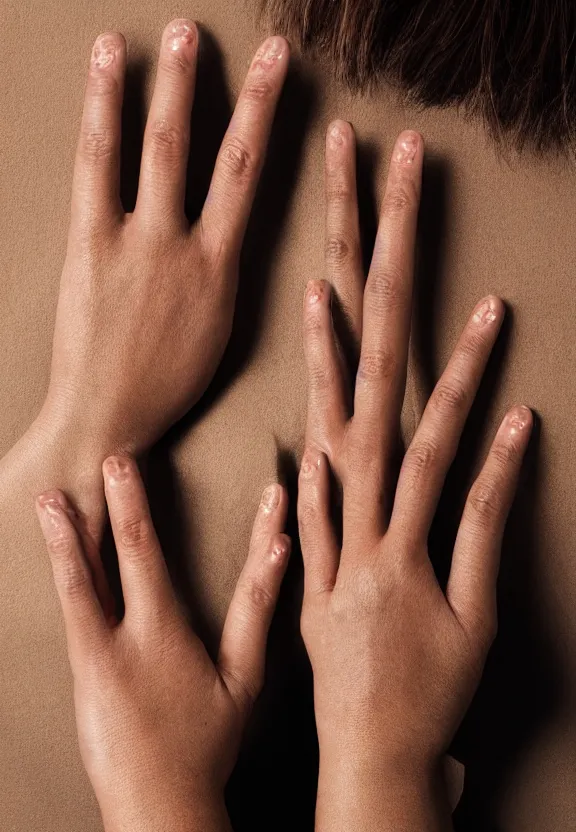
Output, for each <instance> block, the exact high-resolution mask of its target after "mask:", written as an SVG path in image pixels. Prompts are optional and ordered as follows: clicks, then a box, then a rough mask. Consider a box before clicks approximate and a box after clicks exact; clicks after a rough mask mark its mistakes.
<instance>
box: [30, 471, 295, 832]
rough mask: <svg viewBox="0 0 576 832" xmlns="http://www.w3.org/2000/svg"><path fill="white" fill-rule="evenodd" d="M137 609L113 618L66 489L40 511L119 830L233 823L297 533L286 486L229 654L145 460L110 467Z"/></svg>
mask: <svg viewBox="0 0 576 832" xmlns="http://www.w3.org/2000/svg"><path fill="white" fill-rule="evenodd" d="M103 472H104V483H105V489H106V500H107V503H108V509H109V512H110V519H111V522H112V529H113V532H114V538H115V541H116V548H117V551H118V560H119V565H120V572H121V577H122V588H123V593H124V598H125V603H126V613H125V616H124V618H123V620H122V622H121V623H119V624H116V623H111V622H109V621H107V619H106V617H105V614H104V610H103V608H102V605H101V603H100V601H99V599H98V596H97V593H96V589H95V586H94V583H93V580H92V574H91V571H90V568H89V565H88V561H87V558H86V552H85V550H84V548H83V545H82V538H81V535H80V534H79V533H78V527H77V516H76V515H75V512H74V510H73V507H72V506H71V505H70V503H69V501H68V500H67V499H66V497H65V495H64V494H63V493H62V492H61V491H52V492H47V493H45V494H43V495H42V496H41V497H39V499H38V500H37V504H36V505H37V512H38V517H39V520H40V524H41V527H42V531H43V533H44V536H45V539H46V543H47V546H48V552H49V555H50V561H51V564H52V569H53V574H54V580H55V584H56V589H57V591H58V596H59V598H60V603H61V606H62V612H63V615H64V622H65V627H66V636H67V641H68V655H69V658H70V664H71V667H72V673H73V676H74V700H75V706H76V721H77V726H78V735H79V740H80V751H81V754H82V760H83V762H84V765H85V767H86V770H87V772H88V776H89V778H90V781H91V783H92V786H93V788H94V791H95V794H96V797H97V799H98V804H99V806H100V809H101V812H102V818H103V821H104V827H105V829H106V832H136V830H138V832H160V830H165V829H169V830H170V832H180V830H181V832H193V830H199V832H200V830H202V832H212V830H213V831H214V832H218V831H219V830H229V829H230V823H229V820H228V818H227V814H226V809H225V806H224V786H225V785H226V781H227V780H228V778H229V776H230V774H231V772H232V768H233V766H234V763H235V761H236V756H237V754H238V749H239V745H240V740H241V737H242V731H243V728H244V725H245V722H246V719H247V717H248V714H249V713H250V710H251V708H252V705H253V703H254V700H255V699H256V697H257V696H258V693H259V692H260V688H261V686H262V683H263V679H264V660H265V653H266V639H267V635H268V629H269V626H270V622H271V619H272V615H273V612H274V607H275V604H276V599H277V597H278V592H279V590H280V585H281V583H282V578H283V576H284V572H285V569H286V566H287V563H288V556H289V552H290V539H289V538H288V537H286V535H284V534H282V530H283V527H284V523H285V520H286V510H287V496H286V492H285V491H284V489H283V488H281V487H280V486H278V485H276V486H270V487H269V488H268V489H267V490H266V491H265V492H264V494H263V496H262V501H261V504H260V509H259V511H258V516H257V518H256V522H255V524H254V529H253V533H252V541H251V545H250V554H249V556H248V560H247V562H246V565H245V567H244V570H243V572H242V574H241V576H240V579H239V581H238V585H237V587H236V592H235V594H234V596H233V598H232V602H231V605H230V609H229V612H228V616H227V619H226V622H225V625H224V631H223V635H222V641H221V645H220V654H219V657H218V661H217V663H216V664H213V662H212V661H211V660H210V658H209V656H208V654H207V653H206V651H205V649H204V646H203V645H202V643H201V642H200V640H199V639H198V638H197V637H196V636H195V634H194V633H193V632H192V630H191V629H190V627H189V626H188V624H187V622H186V620H185V617H184V615H183V614H182V611H181V610H180V609H179V606H178V602H177V599H176V595H175V594H174V591H173V588H172V585H171V582H170V578H169V575H168V571H167V569H166V564H165V561H164V558H163V556H162V552H161V550H160V546H159V544H158V539H157V537H156V535H155V532H154V527H153V524H152V520H151V517H150V512H149V509H148V504H147V500H146V494H145V491H144V487H143V484H142V481H141V479H140V475H139V473H138V468H137V466H136V464H135V462H134V461H133V460H131V459H129V458H127V457H118V456H115V457H110V458H109V459H107V460H106V461H105V463H104V466H103Z"/></svg>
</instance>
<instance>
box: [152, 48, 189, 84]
mask: <svg viewBox="0 0 576 832" xmlns="http://www.w3.org/2000/svg"><path fill="white" fill-rule="evenodd" d="M190 67H191V64H190V61H189V60H187V58H186V57H185V52H184V51H182V50H179V51H178V52H174V51H171V50H170V51H164V50H163V51H162V55H161V56H160V59H159V61H158V69H159V70H160V72H162V73H163V74H165V75H167V76H176V77H177V78H181V77H182V76H183V75H187V74H188V73H189V72H190Z"/></svg>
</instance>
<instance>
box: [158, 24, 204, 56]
mask: <svg viewBox="0 0 576 832" xmlns="http://www.w3.org/2000/svg"><path fill="white" fill-rule="evenodd" d="M199 37H200V33H199V30H198V26H197V25H196V23H195V22H194V21H193V20H190V19H189V18H182V17H178V18H175V19H174V20H171V21H170V23H169V24H168V25H167V26H166V28H165V29H164V32H163V34H162V43H163V45H164V47H165V48H166V49H168V50H169V51H170V52H174V53H177V54H178V53H192V52H195V51H196V48H197V46H198V41H199Z"/></svg>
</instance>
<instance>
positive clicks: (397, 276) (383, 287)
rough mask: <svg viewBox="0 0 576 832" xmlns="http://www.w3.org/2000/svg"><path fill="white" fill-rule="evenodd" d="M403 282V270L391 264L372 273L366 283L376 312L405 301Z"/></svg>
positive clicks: (392, 307) (399, 304)
mask: <svg viewBox="0 0 576 832" xmlns="http://www.w3.org/2000/svg"><path fill="white" fill-rule="evenodd" d="M404 282H405V278H404V273H403V271H402V270H401V269H400V268H397V267H395V266H393V265H388V267H387V268H386V269H383V270H381V271H379V272H376V273H375V274H373V275H372V276H371V277H370V278H369V279H368V282H367V284H366V291H367V292H368V296H369V299H370V304H371V305H372V307H373V309H375V311H377V312H378V311H380V310H384V309H396V308H397V307H399V306H402V305H403V304H404V303H405V301H406V292H405V290H404V289H403V284H404Z"/></svg>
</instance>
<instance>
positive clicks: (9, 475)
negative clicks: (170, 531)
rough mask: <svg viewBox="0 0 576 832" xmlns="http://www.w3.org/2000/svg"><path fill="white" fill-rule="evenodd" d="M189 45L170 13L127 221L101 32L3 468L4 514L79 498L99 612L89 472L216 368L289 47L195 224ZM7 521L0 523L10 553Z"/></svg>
mask: <svg viewBox="0 0 576 832" xmlns="http://www.w3.org/2000/svg"><path fill="white" fill-rule="evenodd" d="M197 47H198V31H197V28H196V26H195V24H194V23H193V22H192V21H189V20H181V19H179V20H175V21H173V22H172V23H170V24H169V25H168V26H167V28H166V30H165V31H164V34H163V37H162V45H161V49H160V55H159V61H158V72H157V78H156V86H155V90H154V95H153V100H152V104H151V109H150V113H149V116H148V122H147V126H146V131H145V138H144V149H143V158H142V165H141V176H140V183H139V189H138V198H137V203H136V207H135V210H134V212H133V213H132V214H126V213H124V211H123V208H122V205H121V203H120V196H119V193H120V191H119V185H120V141H121V136H120V128H121V107H122V96H123V85H124V78H125V72H126V43H125V41H124V38H123V37H122V36H121V35H119V34H117V33H108V34H104V35H102V36H100V37H99V38H98V40H97V41H96V43H95V45H94V49H93V52H92V57H91V61H90V69H89V73H88V82H87V86H86V98H85V105H84V113H83V117H82V126H81V131H80V140H79V143H78V151H77V156H76V164H75V170H74V182H73V193H72V212H71V225H70V232H69V237H68V250H67V256H66V262H65V264H64V269H63V273H62V280H61V285H60V295H59V300H58V310H57V317H56V326H55V334H54V348H53V357H52V369H51V374H50V383H49V389H48V393H47V396H46V400H45V404H44V406H43V408H42V411H41V413H40V414H39V415H38V417H37V418H36V419H35V421H34V423H33V424H32V426H31V427H30V429H29V430H28V431H27V433H26V435H25V436H24V437H23V438H22V439H21V440H20V442H19V443H18V444H17V445H16V446H15V447H14V448H13V449H12V451H11V452H10V453H9V454H8V455H7V456H6V457H5V458H4V459H3V460H2V463H1V464H0V499H1V500H2V501H3V504H4V505H7V504H8V503H9V502H10V501H11V500H12V499H14V497H15V496H16V495H17V494H18V493H20V494H21V493H22V492H24V493H26V494H29V495H30V496H32V495H36V494H38V493H39V492H40V491H42V490H43V489H45V488H49V487H54V486H58V487H59V488H61V489H63V490H64V491H66V493H67V494H68V495H69V497H71V498H72V499H73V500H74V504H75V506H76V509H77V512H78V514H79V518H80V523H81V526H82V528H83V536H84V539H85V545H86V550H87V553H88V557H89V559H90V561H91V564H92V568H93V569H94V571H95V574H96V580H97V586H98V592H99V595H100V597H101V598H102V600H103V602H104V604H105V607H106V608H107V610H108V611H109V612H110V614H111V613H112V612H113V610H112V605H111V600H110V598H109V597H108V598H106V597H105V596H106V595H107V588H106V581H105V578H104V575H103V573H102V570H101V566H100V558H99V555H98V544H99V540H100V534H101V531H102V528H103V521H104V518H105V502H104V492H103V489H102V481H101V475H100V467H101V464H102V461H103V460H104V458H105V457H106V456H107V455H109V454H111V453H117V452H126V453H130V454H136V455H139V454H141V453H143V452H144V451H146V450H147V449H148V448H149V447H150V446H151V445H153V444H154V442H156V440H158V439H159V438H160V437H161V436H162V435H163V434H164V433H165V431H166V430H167V429H168V428H169V427H170V426H171V425H172V424H174V422H176V421H177V420H178V419H179V418H180V417H181V416H183V415H184V413H185V412H186V411H187V410H188V409H189V408H190V407H191V406H192V405H194V404H195V403H196V402H197V401H198V399H199V398H200V397H201V395H202V393H203V392H204V391H205V389H206V387H207V386H208V384H209V382H210V380H211V379H212V377H213V375H214V372H215V370H216V368H217V366H218V364H219V362H220V359H221V357H222V354H223V352H224V348H225V347H226V344H227V342H228V338H229V335H230V329H231V326H232V319H233V315H234V305H235V298H236V287H237V282H238V263H239V256H240V251H241V247H242V241H243V237H244V232H245V228H246V225H247V222H248V218H249V215H250V210H251V206H252V201H253V198H254V194H255V190H256V186H257V183H258V178H259V175H260V171H261V169H262V165H263V162H264V156H265V153H266V147H267V143H268V138H269V135H270V131H271V128H272V122H273V118H274V113H275V109H276V104H277V102H278V99H279V96H280V93H281V90H282V86H283V83H284V79H285V77H286V72H287V68H288V61H289V48H288V44H287V43H286V41H285V40H284V39H283V38H279V37H274V38H270V39H268V40H267V41H266V42H265V43H264V44H263V45H262V46H261V48H260V49H259V50H258V52H257V54H256V56H255V57H254V59H253V62H252V64H251V67H250V70H249V72H248V75H247V78H246V81H245V84H244V87H243V89H242V92H241V94H240V98H239V100H238V103H237V106H236V110H235V113H234V115H233V118H232V121H231V123H230V126H229V130H228V132H227V135H226V136H225V138H224V141H223V144H222V147H221V150H220V154H219V156H218V160H217V162H216V167H215V170H214V175H213V179H212V183H211V187H210V191H209V194H208V197H207V200H206V203H205V206H204V210H203V212H202V215H201V217H200V219H199V220H198V222H197V223H196V224H195V225H193V226H192V227H190V224H189V223H188V221H187V219H186V217H185V214H184V196H185V194H184V183H185V181H186V166H187V160H188V148H189V125H190V114H191V108H192V103H193V97H194V83H195V77H196V61H197ZM144 335H145V337H144ZM6 513H7V514H9V512H6ZM31 514H32V515H33V512H31ZM12 516H13V515H12ZM22 520H23V522H22V523H21V524H20V530H21V532H20V533H21V534H22V533H23V531H22V530H23V529H25V528H30V526H31V522H32V521H31V520H30V519H29V515H28V514H27V515H26V518H22ZM11 526H12V523H11V524H10V528H8V529H6V530H5V532H6V533H5V534H4V530H3V529H2V530H0V531H2V535H3V540H2V542H3V543H4V546H5V547H6V548H7V549H9V548H10V538H11ZM30 537H31V538H32V539H33V538H34V535H32V534H31V535H30Z"/></svg>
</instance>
